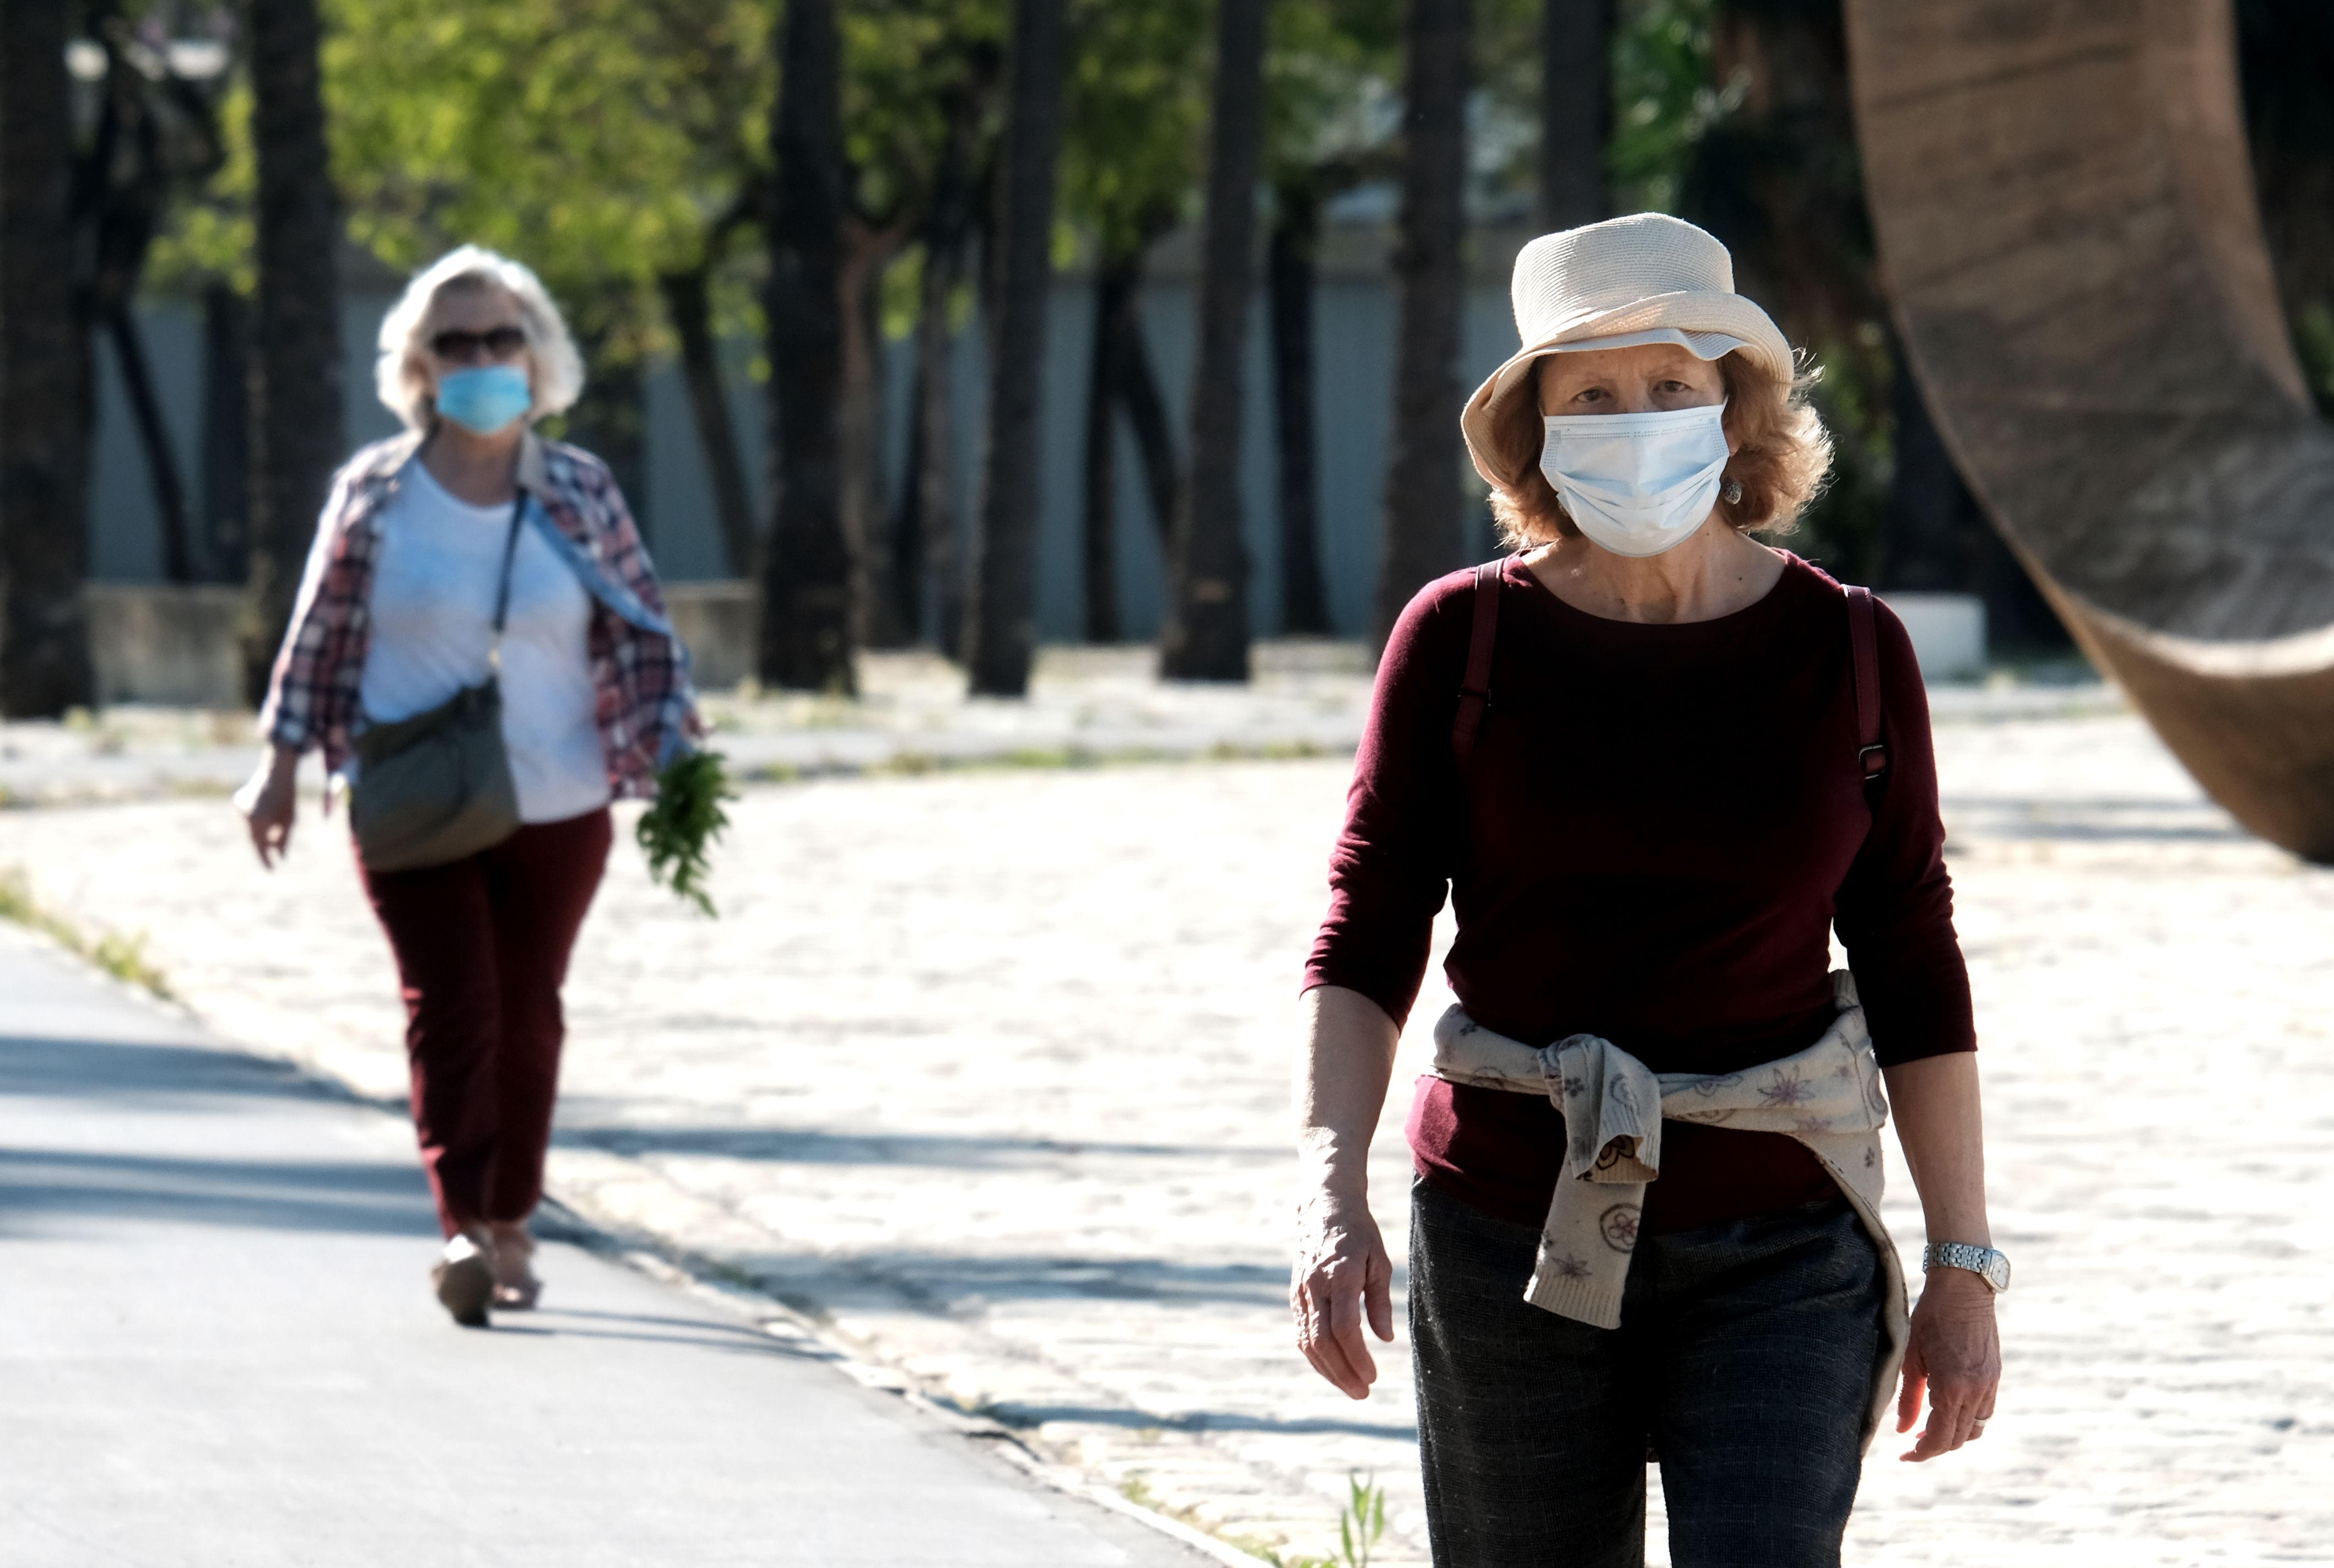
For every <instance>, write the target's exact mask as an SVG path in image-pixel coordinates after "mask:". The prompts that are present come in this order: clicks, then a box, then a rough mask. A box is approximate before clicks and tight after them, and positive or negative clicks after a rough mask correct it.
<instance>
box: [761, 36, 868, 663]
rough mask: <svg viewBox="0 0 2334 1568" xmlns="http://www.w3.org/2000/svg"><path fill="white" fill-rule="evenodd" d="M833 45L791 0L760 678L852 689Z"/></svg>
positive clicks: (775, 221) (783, 83)
mask: <svg viewBox="0 0 2334 1568" xmlns="http://www.w3.org/2000/svg"><path fill="white" fill-rule="evenodd" d="M842 58H843V56H842V44H841V41H840V39H839V37H838V36H837V34H836V31H835V6H834V0H790V3H789V4H788V5H787V6H786V22H785V25H784V26H783V28H782V29H781V31H780V34H779V66H778V70H779V91H778V107H777V111H776V113H775V114H774V115H772V116H771V122H770V123H771V137H770V140H771V153H772V159H773V162H774V163H775V164H776V170H777V172H776V193H775V199H774V201H773V204H772V211H771V217H770V281H769V290H768V295H767V314H768V317H769V334H770V335H769V350H770V390H771V393H772V396H771V399H770V407H771V431H770V452H771V460H772V465H773V467H772V473H771V485H770V490H771V499H772V505H773V507H774V512H773V516H772V521H771V525H770V550H769V557H768V565H767V569H766V572H765V573H764V583H763V592H762V633H761V671H762V678H763V679H764V680H765V681H767V682H768V683H770V684H771V685H774V686H782V687H787V688H793V689H796V690H806V691H834V692H848V691H852V690H854V688H855V677H854V669H853V666H852V648H851V551H850V546H849V542H848V540H847V539H846V538H845V536H844V530H843V450H842V429H841V413H842V404H843V293H842V286H843V211H844V202H843V178H844V149H843V105H842V97H841V91H840V78H841V75H842Z"/></svg>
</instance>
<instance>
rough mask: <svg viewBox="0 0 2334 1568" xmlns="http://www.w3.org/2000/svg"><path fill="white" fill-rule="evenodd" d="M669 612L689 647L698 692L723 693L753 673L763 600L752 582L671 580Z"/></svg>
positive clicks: (667, 586) (667, 592)
mask: <svg viewBox="0 0 2334 1568" xmlns="http://www.w3.org/2000/svg"><path fill="white" fill-rule="evenodd" d="M664 602H665V608H666V609H667V610H670V611H671V612H672V629H673V630H675V631H677V632H679V633H680V640H681V641H683V642H685V643H687V644H688V645H689V664H690V678H691V679H692V680H694V681H695V682H696V683H697V688H698V689H699V691H720V690H724V689H726V688H729V687H733V686H735V685H737V684H738V682H739V681H741V680H743V679H745V678H747V676H749V675H751V674H753V673H754V664H755V659H754V642H755V639H756V637H757V635H758V634H759V623H760V620H761V615H762V596H761V593H760V592H759V591H758V590H757V589H756V588H755V586H754V584H752V583H751V582H746V581H744V580H742V579H740V580H738V581H735V582H668V583H666V584H665V585H664Z"/></svg>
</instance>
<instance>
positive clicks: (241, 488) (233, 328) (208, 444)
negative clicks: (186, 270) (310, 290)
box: [203, 283, 251, 582]
mask: <svg viewBox="0 0 2334 1568" xmlns="http://www.w3.org/2000/svg"><path fill="white" fill-rule="evenodd" d="M250 388H251V313H250V306H249V305H248V304H247V303H246V302H245V300H244V297H243V296H242V295H241V294H239V293H236V292H235V290H234V289H233V288H232V287H231V286H229V285H228V284H224V283H215V284H211V285H210V286H208V287H207V288H206V289H204V290H203V558H204V559H203V579H204V581H205V582H234V581H237V580H239V579H240V578H241V577H242V575H243V570H244V564H245V562H246V560H247V558H248V553H249V551H250V548H251V539H250V535H249V533H248V532H247V527H246V523H247V519H248V517H249V515H250V506H251V502H250V495H249V491H250V487H251V392H250Z"/></svg>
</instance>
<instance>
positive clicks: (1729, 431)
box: [1485, 353, 1831, 550]
mask: <svg viewBox="0 0 2334 1568" xmlns="http://www.w3.org/2000/svg"><path fill="white" fill-rule="evenodd" d="M1543 362H1544V361H1543ZM1539 370H1540V367H1539V366H1538V365H1535V366H1534V367H1533V368H1532V373H1531V375H1530V376H1529V378H1527V379H1526V380H1524V381H1523V382H1522V383H1521V384H1520V385H1519V386H1518V387H1517V388H1516V390H1515V391H1514V392H1513V393H1511V394H1509V396H1508V397H1507V398H1506V399H1504V400H1503V402H1502V403H1501V405H1500V409H1499V411H1498V413H1497V414H1496V415H1494V417H1493V419H1492V425H1491V449H1490V452H1488V453H1487V454H1485V456H1486V457H1488V458H1489V459H1490V464H1491V466H1492V467H1497V468H1498V469H1499V470H1500V472H1501V473H1502V474H1504V475H1506V476H1508V477H1507V478H1506V479H1505V480H1503V481H1500V482H1497V483H1494V484H1493V485H1492V486H1491V516H1492V518H1493V520H1494V521H1495V522H1497V524H1499V533H1500V545H1501V547H1503V548H1505V549H1509V550H1529V549H1530V548H1532V547H1533V546H1534V545H1538V544H1554V543H1556V542H1557V541H1558V540H1559V539H1577V538H1578V537H1579V536H1580V529H1579V527H1578V526H1577V524H1574V522H1573V521H1572V519H1571V518H1570V517H1569V516H1567V515H1566V513H1565V510H1564V504H1563V503H1562V502H1561V501H1559V500H1558V499H1557V495H1556V487H1555V486H1552V485H1550V484H1549V483H1548V476H1547V475H1545V474H1542V473H1541V472H1540V469H1539V456H1540V447H1541V445H1542V443H1543V442H1544V440H1545V439H1546V436H1547V427H1545V426H1544V425H1542V424H1541V423H1540V409H1539V396H1538V391H1539ZM1718 373H1719V375H1720V376H1721V377H1722V379H1723V380H1724V381H1725V383H1726V435H1727V438H1728V439H1729V440H1730V441H1731V442H1732V443H1733V446H1734V455H1733V456H1732V457H1730V458H1728V459H1727V463H1726V477H1727V478H1729V479H1731V480H1732V481H1734V482H1735V483H1736V484H1739V485H1741V486H1742V498H1741V500H1739V501H1728V500H1726V499H1724V497H1723V496H1721V498H1720V500H1719V503H1718V515H1719V516H1720V517H1721V518H1722V519H1723V520H1724V521H1725V523H1726V524H1727V525H1728V526H1730V527H1731V528H1735V529H1738V530H1740V531H1741V532H1742V533H1745V534H1754V533H1756V534H1788V533H1789V532H1790V531H1791V529H1792V528H1793V527H1795V526H1796V525H1797V523H1798V518H1799V513H1800V511H1801V510H1802V509H1803V508H1805V507H1806V505H1808V502H1810V501H1812V500H1814V499H1815V498H1816V495H1817V494H1818V492H1819V491H1821V490H1822V488H1823V484H1824V478H1825V476H1827V475H1828V473H1830V471H1831V436H1830V434H1829V433H1828V432H1827V431H1826V430H1825V429H1824V428H1823V420H1822V419H1820V418H1818V417H1817V414H1816V411H1815V409H1811V408H1809V407H1808V397H1807V394H1808V389H1809V388H1810V387H1812V386H1814V385H1815V383H1816V381H1817V380H1818V378H1819V377H1820V375H1821V374H1822V372H1821V371H1818V370H1805V371H1803V372H1801V373H1800V374H1799V376H1797V377H1795V378H1794V379H1792V380H1788V381H1786V380H1782V379H1780V378H1779V377H1776V376H1771V375H1769V374H1768V373H1767V372H1765V371H1764V370H1760V368H1759V367H1758V366H1756V365H1754V364H1752V363H1751V361H1749V360H1748V359H1747V358H1745V357H1744V356H1743V355H1742V354H1741V353H1730V354H1728V355H1726V356H1724V357H1723V358H1722V359H1721V360H1720V361H1718ZM1527 392H1529V395H1526V394H1527Z"/></svg>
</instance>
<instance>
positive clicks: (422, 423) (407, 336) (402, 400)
mask: <svg viewBox="0 0 2334 1568" xmlns="http://www.w3.org/2000/svg"><path fill="white" fill-rule="evenodd" d="M473 284H494V285H495V286H496V287H497V288H500V289H503V290H505V291H506V292H507V293H509V294H510V296H511V297H512V298H513V299H515V300H516V301H517V302H518V324H519V329H520V330H521V331H522V332H526V346H527V348H528V349H529V350H530V351H532V352H533V354H534V357H535V377H534V382H535V406H534V407H533V408H531V409H528V410H527V416H526V417H527V418H528V419H530V420H534V419H540V418H544V417H545V416H546V415H549V414H558V413H564V412H565V411H566V410H567V409H569V408H571V407H573V406H574V402H575V399H576V395H577V394H578V393H580V392H582V391H583V390H584V358H583V356H582V355H581V354H579V353H577V352H576V351H575V340H574V338H573V337H571V336H569V335H568V332H567V322H566V321H565V320H564V319H563V318H562V317H561V315H560V313H559V307H558V306H557V305H555V304H554V303H551V295H550V294H549V293H547V292H545V289H544V286H543V280H542V279H541V278H539V277H536V276H535V272H534V269H533V268H531V267H528V266H526V265H525V264H523V263H520V262H515V261H513V260H511V259H510V257H508V256H506V255H497V253H495V252H493V251H490V250H487V248H485V247H484V246H483V245H464V246H462V247H461V248H460V249H459V250H451V251H448V252H447V253H446V254H445V255H441V256H439V258H438V259H437V260H436V261H434V262H432V263H430V264H429V266H427V267H426V268H424V269H423V270H422V271H421V272H420V274H416V276H415V277H414V280H413V281H412V282H411V283H410V284H406V285H405V293H403V294H402V295H400V297H399V299H398V302H397V303H395V304H394V305H391V307H390V311H389V314H387V315H385V316H383V317H382V318H381V358H380V359H379V360H378V361H375V362H374V365H373V384H374V386H375V388H376V389H377V390H379V391H380V393H381V401H382V402H383V403H385V404H387V405H388V407H389V409H390V411H391V413H393V414H395V415H396V416H397V417H398V418H400V419H402V420H404V421H405V423H406V426H407V428H409V429H415V430H426V429H428V428H429V426H430V424H431V423H432V422H433V421H434V419H435V418H436V417H437V409H436V406H435V404H436V400H435V399H434V398H433V397H432V396H431V394H430V390H429V372H428V370H427V369H426V361H424V360H423V358H422V355H423V352H424V351H426V350H427V348H428V347H429V345H428V344H426V343H424V342H423V341H421V328H422V324H423V323H424V322H427V321H428V320H429V306H430V304H431V303H432V302H434V301H435V300H436V299H437V298H438V295H439V292H440V291H442V290H444V289H446V288H448V287H461V286H467V285H473Z"/></svg>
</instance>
